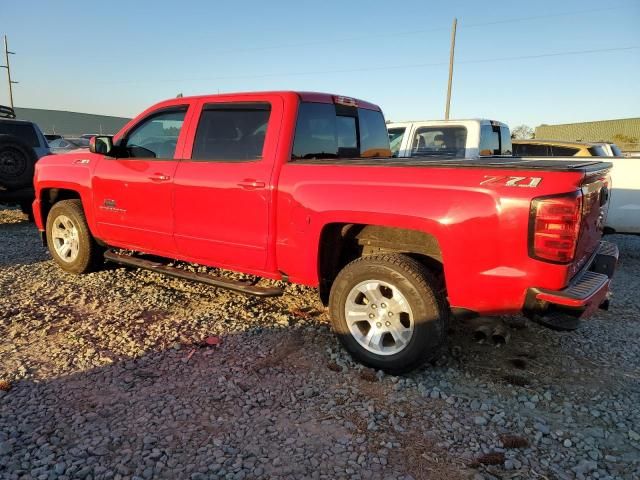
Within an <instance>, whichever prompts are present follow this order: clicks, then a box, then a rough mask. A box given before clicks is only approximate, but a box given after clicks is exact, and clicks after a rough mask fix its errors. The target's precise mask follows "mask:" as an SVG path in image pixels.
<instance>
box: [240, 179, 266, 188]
mask: <svg viewBox="0 0 640 480" xmlns="http://www.w3.org/2000/svg"><path fill="white" fill-rule="evenodd" d="M238 186H239V187H240V188H244V189H245V190H256V189H258V188H264V187H265V183H264V182H259V181H258V180H254V179H252V178H247V179H245V180H243V181H242V182H240V183H238Z"/></svg>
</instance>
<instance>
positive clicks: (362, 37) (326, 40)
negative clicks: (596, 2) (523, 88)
mask: <svg viewBox="0 0 640 480" xmlns="http://www.w3.org/2000/svg"><path fill="white" fill-rule="evenodd" d="M627 7H628V5H620V6H617V7H602V8H590V9H585V10H573V11H570V12H559V13H549V14H542V15H530V16H527V17H515V18H509V19H504V20H493V21H488V22H476V23H469V24H465V23H464V22H462V28H463V29H464V28H477V27H484V26H490V25H500V24H507V23H515V22H525V21H529V20H542V19H547V18H556V17H567V16H574V15H580V14H584V13H594V12H604V11H610V10H619V9H621V8H627ZM448 29H449V27H444V26H443V27H434V28H427V29H419V30H408V31H405V32H402V31H401V32H393V33H372V34H367V35H360V36H356V37H342V38H324V39H322V40H314V41H309V42H299V43H284V44H280V45H266V46H258V47H241V48H232V49H223V50H213V51H210V53H213V54H225V53H240V52H252V51H264V50H280V49H283V48H297V47H310V46H314V45H327V44H330V43H342V42H352V41H357V40H367V39H370V38H391V37H399V36H407V35H417V34H422V33H430V32H436V31H441V30H448Z"/></svg>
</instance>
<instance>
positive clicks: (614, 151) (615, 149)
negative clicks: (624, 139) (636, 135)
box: [609, 143, 622, 157]
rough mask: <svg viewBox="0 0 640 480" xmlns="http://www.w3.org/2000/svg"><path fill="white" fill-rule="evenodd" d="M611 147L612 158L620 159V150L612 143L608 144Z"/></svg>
mask: <svg viewBox="0 0 640 480" xmlns="http://www.w3.org/2000/svg"><path fill="white" fill-rule="evenodd" d="M609 145H610V146H611V151H612V152H613V156H614V157H621V156H622V150H620V148H618V146H617V145H616V144H614V143H611V144H609Z"/></svg>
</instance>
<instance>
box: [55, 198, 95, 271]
mask: <svg viewBox="0 0 640 480" xmlns="http://www.w3.org/2000/svg"><path fill="white" fill-rule="evenodd" d="M61 216H64V217H66V218H67V219H69V220H70V222H71V224H72V226H73V227H74V228H75V230H76V231H77V255H76V256H74V257H73V258H68V259H65V258H63V257H62V256H61V255H60V254H59V253H58V251H57V250H56V247H55V245H56V244H58V241H57V240H56V239H54V238H53V230H54V224H55V223H56V222H57V221H58V220H59V219H60V218H63V217H61ZM46 233H47V245H48V247H49V252H50V253H51V256H52V257H53V259H54V261H55V262H56V263H57V264H58V265H59V266H60V267H61V268H62V269H63V270H64V271H65V272H69V273H76V274H79V273H88V272H92V271H95V270H97V268H98V267H99V266H100V265H101V264H102V263H104V257H103V254H104V249H103V248H102V247H100V245H98V244H97V243H96V241H95V239H94V238H93V236H92V235H91V231H90V230H89V226H88V225H87V219H86V217H85V214H84V210H83V209H82V202H81V201H80V200H62V201H60V202H58V203H56V204H55V205H53V207H51V210H50V211H49V215H48V216H47V226H46Z"/></svg>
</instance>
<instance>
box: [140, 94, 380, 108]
mask: <svg viewBox="0 0 640 480" xmlns="http://www.w3.org/2000/svg"><path fill="white" fill-rule="evenodd" d="M256 95H257V96H260V95H280V96H283V97H297V98H299V99H300V100H301V101H303V102H315V103H335V100H336V98H345V99H349V100H354V101H355V102H356V104H357V106H358V107H360V108H365V109H367V110H376V111H379V112H380V111H382V110H381V109H380V107H379V106H378V105H375V104H373V103H369V102H366V101H364V100H360V99H358V98H354V97H347V96H344V95H334V94H331V93H322V92H304V91H294V90H273V91H257V92H237V93H235V92H234V93H219V94H215V93H212V94H209V95H194V96H189V97H176V98H171V99H168V100H164V101H162V102H158V103H156V104H155V105H153V106H152V107H150V108H149V109H155V108H158V107H161V106H171V105H179V104H181V103H183V102H184V101H185V100H194V99H202V98H219V99H223V100H224V99H227V100H230V101H237V100H242V97H248V96H256Z"/></svg>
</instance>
